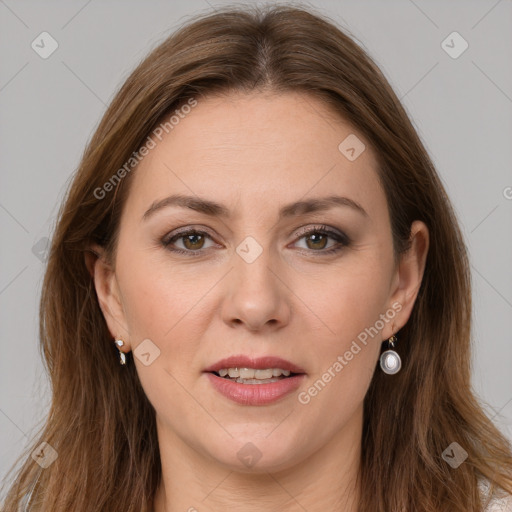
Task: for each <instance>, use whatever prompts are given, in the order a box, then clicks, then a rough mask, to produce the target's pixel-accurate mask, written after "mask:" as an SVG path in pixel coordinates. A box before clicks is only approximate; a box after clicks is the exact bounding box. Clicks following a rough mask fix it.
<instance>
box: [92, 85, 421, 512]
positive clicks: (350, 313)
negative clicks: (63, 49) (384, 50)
mask: <svg viewBox="0 0 512 512" xmlns="http://www.w3.org/2000/svg"><path fill="white" fill-rule="evenodd" d="M349 134H356V135H357V137H358V138H359V139H360V140H361V141H362V142H363V143H364V144H365V145H366V150H365V151H363V152H362V154H361V155H360V156H359V157H358V158H357V159H356V160H354V161H349V160H348V159H347V158H346V157H345V156H344V155H343V154H342V153H341V152H340V151H339V150H338V145H339V144H340V142H341V141H343V140H344V139H345V138H346V137H347V136H348V135H349ZM131 179H133V182H132V183H131V188H130V193H129V195H128V199H127V203H126V204H125V207H124V210H123V214H122V218H121V225H120V236H119V242H118V248H117V256H116V260H115V265H113V266H110V265H109V264H108V263H107V262H106V259H105V255H104V254H103V251H102V249H101V248H100V247H94V250H96V251H97V252H98V254H99V255H100V257H98V258H97V259H96V260H95V261H94V262H92V263H91V264H90V268H91V272H92V273H93V275H94V281H95V286H96V290H97V294H98V298H99V302H100V306H101V308H102V311H103V313H104V316H105V319H106V322H107V324H108V327H109V329H110V332H111V333H112V336H113V337H115V338H118V337H121V338H122V339H123V340H124V341H125V345H124V347H123V348H122V350H123V351H125V352H128V351H129V350H135V349H136V348H137V346H138V345H139V344H140V343H141V342H142V341H143V340H145V339H150V340H151V342H152V343H154V345H155V346H157V347H158V349H159V350H160V355H159V356H158V357H157V358H156V359H155V360H154V361H153V362H152V363H151V364H150V365H149V366H145V365H144V364H142V362H141V361H140V360H139V359H138V358H137V357H135V358H134V361H135V364H136V368H137V372H138V374H139V377H140V380H141V382H142V385H143V388H144V390H145V392H146V394H147V396H148V399H149V400H150V401H151V403H152V404H153V406H154V408H155V410H156V420H157V429H158V439H159V446H160V452H161V459H162V474H163V477H162V481H161V485H160V486H159V488H158V491H157V493H156V497H155V502H154V507H155V511H156V512H163V511H166V512H175V511H176V512H177V511H187V510H188V511H190V512H192V511H194V510H197V511H200V512H203V511H219V510H222V511H231V510H233V511H234V510H239V507H240V503H243V504H244V505H243V509H244V511H247V512H251V511H261V510H263V508H264V509H265V510H269V511H274V510H275V511H277V510H279V511H285V512H287V511H299V510H300V511H303V510H308V511H309V512H314V511H320V510H322V511H325V510H344V511H346V512H352V511H356V510H357V502H358V496H359V492H360V491H359V489H358V486H357V485H356V482H355V478H356V475H357V471H358V468H359V459H360V448H359V447H360V442H361V432H362V418H363V416H362V407H363V399H364V396H365V394H366V392H367V390H368V387H369V384H370V381H371V378H372V375H373V372H374V370H375V368H376V365H377V361H378V358H379V355H380V347H381V342H382V341H383V340H385V339H388V338H389V337H390V336H391V335H392V334H394V333H396V332H397V331H398V330H399V329H400V328H401V327H402V326H403V325H404V324H405V323H406V322H407V320H408V318H409V316H410V313H411V310H412V307H413V304H414V301H415V300H416V296H417V292H418V289H419V286H420V284H421V279H422V276H423V271H424V266H425V259H426V254H427V250H428V230H427V228H426V226H425V225H424V224H423V223H422V222H419V221H415V222H414V223H413V224H412V226H411V238H412V245H411V248H410V250H409V251H408V252H407V253H406V254H404V255H403V256H402V257H401V259H400V261H399V262H398V264H395V261H394V258H393V247H392V238H391V228H390V220H389V216H388V209H387V202H386V197H385V194H384V191H383V189H382V188H381V186H380V183H379V181H378V177H377V164H376V160H375V157H374V154H373V152H372V150H371V148H370V145H369V142H368V141H367V140H365V138H364V137H363V136H362V135H361V134H359V133H358V131H357V130H355V129H354V128H353V127H351V126H350V125H349V124H348V123H347V122H346V121H344V120H342V119H341V118H339V117H338V116H336V115H334V114H333V113H332V112H330V110H329V109H328V107H327V106H326V105H324V104H323V103H322V102H321V101H319V100H318V99H315V98H313V97H311V96H308V95H306V94H303V93H286V94H282V93H281V94H277V93H272V92H268V91H267V92H254V93H251V94H243V93H229V95H227V96H226V95H224V96H210V97H208V98H206V99H200V100H199V101H198V105H197V106H196V107H195V108H194V109H193V110H192V111H191V113H190V114H188V115H187V116H186V117H185V118H184V119H181V120H180V122H179V124H178V125H177V126H175V127H174V129H173V130H172V131H171V132H170V133H169V134H167V135H165V137H164V138H163V140H162V141H161V142H159V143H158V144H157V146H156V147H155V148H154V149H153V150H151V151H150V153H149V154H148V156H146V157H145V158H144V160H143V161H142V162H141V164H140V165H139V167H138V168H137V170H136V171H135V172H134V175H133V176H132V177H131ZM176 193H182V194H186V195H192V196H199V197H201V198H206V199H211V200H214V201H217V202H220V203H222V204H224V205H225V206H226V207H227V208H229V210H230V211H231V212H232V218H229V219H221V218H215V217H210V216H208V215H205V214H203V213H198V212H195V211H193V210H190V209H185V208H180V207H176V206H169V207H166V208H162V209H161V210H158V211H156V212H155V213H154V215H152V216H151V217H149V218H148V219H147V220H145V221H144V220H142V217H143V215H144V213H145V212H146V210H148V208H149V207H150V206H151V205H152V204H153V202H154V201H158V200H160V199H163V198H165V197H167V196H169V195H171V194H176ZM332 194H337V195H341V196H345V197H348V198H350V199H352V200H353V201H357V202H358V203H359V204H360V205H361V206H362V207H363V208H364V210H365V211H366V213H367V215H363V214H361V213H359V212H358V211H357V210H355V209H353V208H350V207H347V206H342V207H334V208H331V209H329V210H326V211H323V212H316V213H307V214H302V215H299V216H297V217H293V218H284V219H279V218H278V216H277V212H278V210H279V208H280V207H281V206H283V205H286V204H288V203H291V202H294V201H298V200H300V199H311V198H319V197H324V196H328V195H332ZM322 225H326V226H328V227H330V228H333V229H334V230H335V231H336V230H337V231H341V232H342V233H345V234H346V235H348V237H349V238H350V243H349V244H348V245H347V246H342V247H341V250H340V251H339V252H337V253H335V254H331V255H323V254H322V251H323V252H324V253H325V251H326V250H328V249H330V248H331V247H334V246H337V245H338V242H337V241H336V240H335V239H333V238H328V239H327V241H326V242H323V243H322V242H319V241H318V239H317V240H316V242H315V240H314V237H312V236H311V235H308V236H304V235H300V236H297V233H298V230H299V228H303V227H305V228H308V227H309V228H312V229H314V228H320V227H321V226H322ZM181 227H194V228H197V229H200V230H204V231H207V232H208V235H209V236H210V237H211V238H208V237H206V238H205V239H204V241H203V242H201V240H199V241H197V240H193V241H192V242H193V243H192V244H190V243H189V244H188V245H185V243H186V240H184V239H183V238H181V239H177V240H175V242H174V247H176V248H179V249H182V250H189V251H190V252H193V251H194V250H195V251H203V252H202V253H200V255H199V256H187V255H182V254H175V253H173V252H171V251H170V250H169V248H165V247H164V246H163V245H162V243H161V239H162V238H164V237H165V236H166V235H168V234H169V233H171V232H174V231H175V230H176V229H177V228H181ZM247 236H252V237H253V238H254V239H255V240H256V241H257V242H258V243H259V245H260V246H261V248H262V253H261V255H260V256H259V257H258V258H257V259H256V260H255V261H254V262H252V263H250V264H249V263H247V262H246V261H245V260H244V259H242V258H241V257H240V256H239V255H238V254H237V252H236V248H237V246H238V245H239V244H240V243H241V242H242V241H243V240H244V239H245V237H247ZM171 247H172V246H171ZM394 303H399V304H400V306H401V309H400V311H399V312H395V315H394V317H393V318H392V320H390V321H387V322H385V325H384V327H383V328H382V329H381V330H380V331H379V333H378V334H377V335H376V336H374V337H373V338H370V339H369V341H368V343H367V345H366V346H363V345H361V346H362V349H361V351H360V352H359V353H358V354H357V355H355V356H354V357H353V359H352V360H351V361H349V362H347V363H348V364H346V366H344V368H343V370H342V371H341V372H339V373H337V374H336V376H335V377H333V378H332V379H331V381H330V382H329V383H328V384H327V385H326V386H325V387H324V388H323V390H322V391H321V392H319V393H318V394H317V395H316V396H314V397H311V400H310V401H309V403H307V404H302V403H300V402H299V401H298V398H297V395H298V392H301V391H302V392H303V391H305V390H306V391H307V389H308V388H310V387H311V386H312V385H313V383H314V382H315V381H317V380H318V379H319V378H320V377H321V376H322V374H324V373H325V372H326V371H327V369H328V368H329V367H332V366H333V363H334V362H335V361H336V360H337V357H338V356H340V355H341V356H343V354H344V353H345V352H346V351H347V350H349V348H350V346H351V344H352V342H353V340H355V339H356V338H357V336H358V334H360V333H361V332H362V331H364V329H365V328H369V327H370V326H374V325H375V323H376V321H377V320H378V319H379V316H380V315H381V314H386V312H387V311H389V310H390V309H391V310H392V309H393V307H392V305H393V304H394ZM396 349H397V351H398V352H400V337H399V335H398V343H397V346H396ZM235 354H247V355H249V356H263V355H274V356H278V357H282V358H284V359H287V360H289V361H292V362H293V363H295V364H297V365H298V366H300V367H302V368H303V369H304V370H305V372H306V373H307V375H306V378H305V379H304V381H303V383H302V384H301V387H300V389H299V390H298V392H294V393H292V394H290V395H288V396H286V397H285V398H282V399H281V400H279V401H278V402H275V403H272V404H269V405H264V406H248V405H241V404H237V403H234V402H231V401H230V400H228V399H227V398H225V397H224V396H222V395H220V394H219V393H218V392H217V391H216V390H215V389H214V388H213V387H212V386H211V384H210V383H209V381H208V379H207V377H206V375H205V374H204V373H203V370H204V369H205V368H206V367H207V366H209V365H211V364H212V363H214V362H216V361H218V360H219V359H221V358H224V357H227V356H230V355H235ZM404 364H407V361H404ZM378 371H381V370H380V369H379V370H378ZM128 399H129V397H128ZM248 442H251V443H253V444H254V445H255V446H256V447H257V449H258V450H259V452H260V453H261V458H260V460H259V461H258V462H257V463H256V464H255V465H254V466H252V467H251V468H249V467H247V466H246V465H244V463H243V462H242V461H241V460H240V459H239V458H238V457H237V452H238V451H239V450H240V449H241V448H242V447H244V445H246V443H248Z"/></svg>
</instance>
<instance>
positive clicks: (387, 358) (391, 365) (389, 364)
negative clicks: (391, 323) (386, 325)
mask: <svg viewBox="0 0 512 512" xmlns="http://www.w3.org/2000/svg"><path fill="white" fill-rule="evenodd" d="M395 341H396V336H395V335H392V336H391V338H389V340H388V344H389V346H390V347H391V348H390V349H388V350H386V351H385V352H383V353H382V355H381V356H380V367H381V369H382V371H383V372H384V373H387V374H388V375H394V374H395V373H398V372H399V371H400V368H402V360H401V359H400V356H399V355H398V353H397V352H396V351H395V350H394V348H395Z"/></svg>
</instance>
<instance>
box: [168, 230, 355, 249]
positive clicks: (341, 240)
mask: <svg viewBox="0 0 512 512" xmlns="http://www.w3.org/2000/svg"><path fill="white" fill-rule="evenodd" d="M312 234H321V235H327V236H329V237H330V238H332V239H334V240H335V241H336V242H338V245H337V246H336V245H335V246H333V247H332V248H330V249H326V250H317V251H315V250H314V249H302V250H303V251H311V252H314V253H315V252H318V253H320V255H322V256H326V255H331V254H334V253H337V252H339V251H341V250H342V249H343V248H344V247H347V246H348V245H349V244H350V240H349V238H348V237H347V236H346V235H345V234H344V233H343V234H342V233H337V232H336V231H333V230H332V229H329V228H328V227H327V226H324V225H322V226H317V227H314V228H310V229H307V230H305V231H301V232H300V233H299V234H298V235H297V236H298V239H297V240H300V239H302V238H305V237H307V236H308V235H312ZM187 235H205V236H207V237H208V238H211V236H210V235H209V234H208V233H207V232H205V231H201V230H198V229H187V230H184V231H181V232H179V233H176V234H175V235H173V236H172V237H171V238H169V237H168V236H166V237H164V238H163V239H162V241H161V242H162V245H163V246H164V247H165V248H166V249H167V250H169V251H171V252H174V253H176V254H184V255H186V256H199V255H200V254H201V253H202V252H203V251H205V250H206V249H198V250H196V251H193V250H184V249H176V248H170V245H171V244H172V243H173V242H175V241H176V240H179V239H180V238H184V237H185V236H187Z"/></svg>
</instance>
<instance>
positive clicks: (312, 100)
mask: <svg viewBox="0 0 512 512" xmlns="http://www.w3.org/2000/svg"><path fill="white" fill-rule="evenodd" d="M173 114H174V116H173V119H172V124H171V123H169V124H168V125H167V130H161V132H162V134H161V135H160V138H161V140H159V139H158V138H157V137H155V136H152V138H153V140H154V141H155V146H154V148H153V149H151V150H150V151H149V153H148V154H147V156H145V157H144V159H143V160H142V161H141V162H140V164H139V166H138V167H137V169H136V171H135V172H134V176H133V180H134V182H133V183H132V186H131V192H130V194H129V198H128V200H129V201H130V203H131V206H132V207H134V208H135V209H137V210H140V209H142V208H144V207H146V208H147V207H148V204H147V203H148V201H150V202H151V201H154V200H155V199H159V198H163V197H165V196H166V195H169V194H171V193H186V194H187V195H197V196H200V197H208V198H213V197H214V198H216V199H218V200H219V201H220V202H223V203H228V204H229V203H233V201H236V202H237V203H239V202H240V201H242V202H246V201H248V202H249V203H251V202H252V204H253V205H254V206H256V205H259V207H261V206H262V204H263V202H265V201H266V200H268V201H269V203H274V202H277V203H283V204H284V203H288V202H292V201H296V200H297V199H299V198H300V197H302V196H315V195H325V194H327V193H334V192H339V193H342V194H344V195H346V194H350V195H351V198H352V199H354V200H355V201H358V202H364V201H365V200H364V198H365V197H367V199H366V202H368V198H371V196H373V199H372V200H371V201H369V202H370V203H373V204H370V205H368V207H369V209H370V210H371V209H372V207H373V206H375V207H379V204H378V203H379V201H380V202H381V203H382V201H383V199H384V198H383V192H382V190H381V189H380V185H379V182H378V178H377V172H376V170H377V164H376V160H375V158H374V155H373V153H372V150H371V148H370V146H369V143H368V141H366V140H365V138H364V137H363V136H362V135H361V134H360V133H359V132H358V131H357V130H355V129H354V128H353V127H352V126H351V125H350V124H349V123H348V122H346V121H345V120H343V119H342V118H341V117H340V116H339V115H337V114H335V113H334V112H332V111H331V110H330V108H329V107H328V106H327V105H326V104H325V103H324V102H322V101H321V100H319V99H318V98H316V97H314V96H311V95H308V94H306V93H296V92H293V93H279V94H277V93H268V92H258V93H250V94H246V93H229V94H223V95H216V96H210V97H206V98H199V99H197V104H196V105H195V106H194V107H192V108H190V109H185V110H183V111H181V112H175V113H171V114H170V115H169V116H168V118H167V120H169V119H170V117H171V115H173ZM164 122H165V120H164ZM153 133H154V132H153ZM347 137H348V139H347ZM345 140H349V141H351V144H350V145H352V146H354V143H355V145H356V151H361V149H362V148H364V150H363V151H362V152H361V153H360V155H359V156H358V157H357V158H356V159H355V160H350V159H348V158H347V156H346V155H345V154H344V153H343V152H342V151H340V143H343V141H345ZM345 146H346V145H345ZM343 148H344V146H343V144H342V149H343ZM377 196H380V197H377ZM384 202H385V200H384ZM380 206H382V204H381V205H380Z"/></svg>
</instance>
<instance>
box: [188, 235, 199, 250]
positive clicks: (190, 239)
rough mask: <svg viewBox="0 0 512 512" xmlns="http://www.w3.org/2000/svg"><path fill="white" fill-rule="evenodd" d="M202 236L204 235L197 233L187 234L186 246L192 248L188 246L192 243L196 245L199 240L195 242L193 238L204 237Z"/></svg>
mask: <svg viewBox="0 0 512 512" xmlns="http://www.w3.org/2000/svg"><path fill="white" fill-rule="evenodd" d="M202 237H203V235H200V234H196V235H186V236H185V241H186V242H185V246H186V247H187V248H189V249H190V247H188V244H192V245H193V246H194V245H196V243H197V241H196V242H194V241H193V239H194V238H199V239H202ZM200 241H202V240H200ZM192 248H196V247H192Z"/></svg>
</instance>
